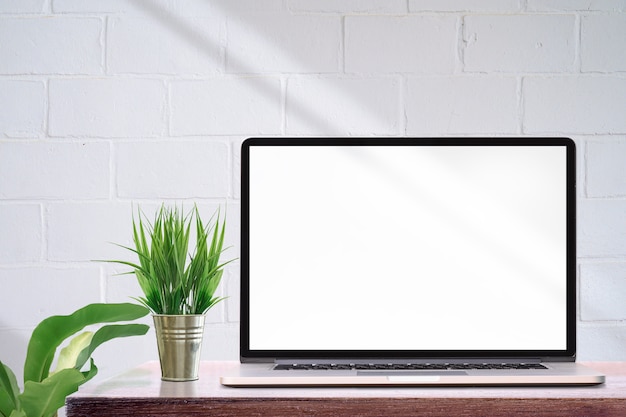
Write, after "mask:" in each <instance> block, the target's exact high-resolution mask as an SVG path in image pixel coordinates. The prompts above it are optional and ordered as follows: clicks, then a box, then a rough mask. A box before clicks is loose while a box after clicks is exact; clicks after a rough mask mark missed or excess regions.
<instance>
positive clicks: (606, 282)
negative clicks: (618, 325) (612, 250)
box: [580, 262, 626, 321]
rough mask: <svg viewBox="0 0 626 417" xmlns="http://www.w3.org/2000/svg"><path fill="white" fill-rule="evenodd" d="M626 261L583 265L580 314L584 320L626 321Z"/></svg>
mask: <svg viewBox="0 0 626 417" xmlns="http://www.w3.org/2000/svg"><path fill="white" fill-rule="evenodd" d="M624 294H626V263H623V262H610V263H609V262H607V263H583V264H582V265H581V266H580V316H581V319H582V320H584V321H603V320H614V321H618V320H626V303H624Z"/></svg>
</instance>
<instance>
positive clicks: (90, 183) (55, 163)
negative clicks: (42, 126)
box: [0, 142, 109, 199]
mask: <svg viewBox="0 0 626 417" xmlns="http://www.w3.org/2000/svg"><path fill="white" fill-rule="evenodd" d="M0 178H3V179H4V180H2V181H0V198H4V199H34V198H50V199H62V198H72V199H89V198H106V197H108V195H109V145H108V144H105V143H92V142H87V143H51V142H28V143H17V142H4V143H0Z"/></svg>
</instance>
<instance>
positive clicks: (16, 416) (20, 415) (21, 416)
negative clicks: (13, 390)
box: [9, 410, 28, 417]
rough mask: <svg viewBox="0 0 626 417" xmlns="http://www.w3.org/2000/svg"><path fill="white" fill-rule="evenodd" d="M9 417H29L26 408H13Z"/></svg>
mask: <svg viewBox="0 0 626 417" xmlns="http://www.w3.org/2000/svg"><path fill="white" fill-rule="evenodd" d="M9 417H28V416H27V415H26V413H24V410H13V412H12V413H11V414H10V415H9Z"/></svg>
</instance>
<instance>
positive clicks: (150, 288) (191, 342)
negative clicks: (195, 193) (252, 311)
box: [110, 205, 231, 381]
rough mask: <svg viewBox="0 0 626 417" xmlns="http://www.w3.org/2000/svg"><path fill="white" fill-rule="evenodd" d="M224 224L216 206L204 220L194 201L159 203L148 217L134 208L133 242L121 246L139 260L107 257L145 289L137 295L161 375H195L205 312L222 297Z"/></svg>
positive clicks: (166, 377)
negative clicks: (147, 316) (183, 205)
mask: <svg viewBox="0 0 626 417" xmlns="http://www.w3.org/2000/svg"><path fill="white" fill-rule="evenodd" d="M225 228H226V221H225V220H220V212H219V210H218V211H216V213H215V214H214V215H213V216H212V217H211V219H209V222H208V223H207V224H205V223H204V222H203V221H202V219H201V218H200V214H199V211H198V207H197V206H194V208H193V209H192V210H191V211H190V212H189V213H187V214H183V212H182V210H179V209H178V207H173V208H168V207H166V206H165V205H162V206H161V208H160V210H158V211H157V213H156V215H155V219H154V222H153V223H150V222H149V221H148V220H147V219H146V216H145V215H144V214H143V212H142V211H141V210H140V209H139V210H138V217H137V218H135V217H134V216H133V241H134V244H135V247H134V248H129V247H125V246H122V247H124V248H126V249H128V250H130V251H132V252H134V253H135V254H136V255H137V257H138V261H137V262H127V261H110V262H116V263H121V264H124V265H127V266H130V267H132V268H133V271H131V272H129V273H131V274H135V276H136V277H137V281H138V282H139V286H140V287H141V290H142V291H143V294H144V296H143V297H139V298H138V299H137V300H138V301H140V302H141V303H142V304H143V305H145V306H146V307H147V308H149V309H150V310H151V311H152V314H153V319H154V326H155V332H156V337H157V346H158V350H159V359H160V362H161V376H162V379H163V380H166V381H189V380H195V379H198V368H199V363H200V351H201V345H202V337H203V334H204V318H205V314H206V312H207V311H208V310H209V309H210V308H211V307H213V306H214V305H216V304H217V303H218V302H220V301H222V300H223V299H224V298H223V297H218V296H216V295H215V292H216V290H217V288H218V286H219V284H220V281H221V279H222V274H223V272H224V270H223V268H224V266H225V265H226V264H227V263H229V262H231V261H227V262H225V263H220V256H221V254H222V252H223V243H224V231H225ZM192 230H193V231H194V235H192V233H191V232H192ZM192 238H195V244H194V248H193V251H192V252H190V250H189V247H190V240H192Z"/></svg>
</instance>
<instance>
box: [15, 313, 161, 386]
mask: <svg viewBox="0 0 626 417" xmlns="http://www.w3.org/2000/svg"><path fill="white" fill-rule="evenodd" d="M148 313H149V311H148V309H146V308H145V307H143V306H140V305H137V304H129V303H123V304H90V305H87V306H85V307H83V308H81V309H79V310H77V311H75V312H74V313H72V314H70V315H68V316H52V317H48V318H47V319H45V320H43V321H42V322H41V323H39V325H38V326H37V327H36V328H35V330H34V331H33V334H32V336H31V338H30V341H29V343H28V350H27V353H26V361H25V363H24V382H25V383H26V382H27V381H32V382H41V381H42V380H44V379H45V378H46V377H47V376H48V373H49V371H50V365H51V364H52V360H53V359H54V354H55V352H56V350H57V348H58V347H59V345H60V344H61V343H62V342H63V341H64V340H65V339H67V338H68V337H70V336H72V335H73V334H75V333H76V332H78V331H80V330H82V329H83V328H84V327H85V326H89V325H91V324H97V323H111V322H117V321H128V320H135V319H138V318H140V317H143V316H145V315H147V314H148Z"/></svg>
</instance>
